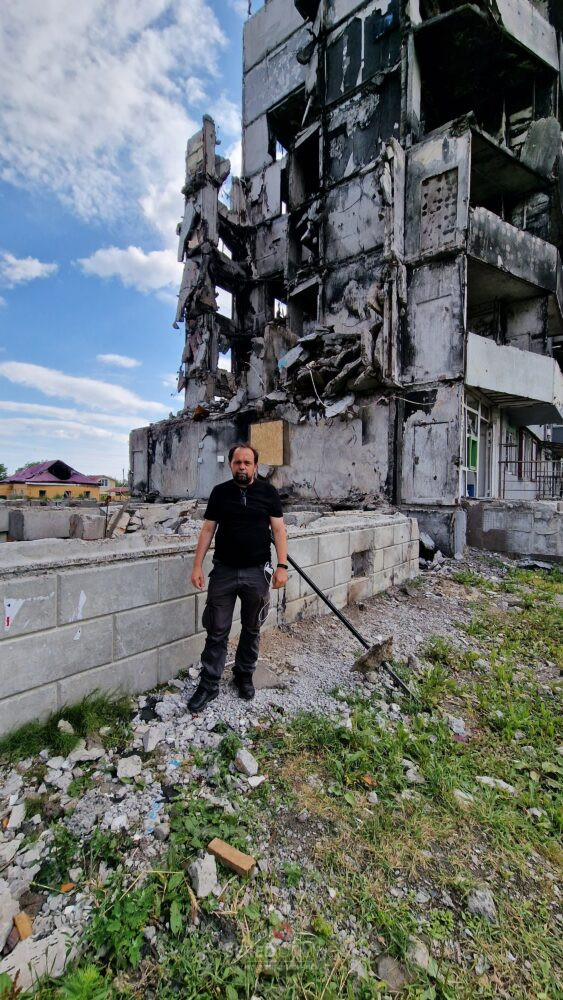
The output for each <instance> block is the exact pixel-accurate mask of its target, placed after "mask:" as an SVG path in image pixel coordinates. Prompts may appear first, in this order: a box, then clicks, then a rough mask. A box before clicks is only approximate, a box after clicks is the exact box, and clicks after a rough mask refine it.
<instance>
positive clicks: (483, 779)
mask: <svg viewBox="0 0 563 1000" xmlns="http://www.w3.org/2000/svg"><path fill="white" fill-rule="evenodd" d="M475 781H478V782H479V784H480V785H485V786H486V787H487V788H496V789H498V790H499V791H501V792H506V793H507V794H508V795H516V789H515V787H514V785H509V784H508V782H506V781H503V780H502V778H491V777H489V775H487V774H478V775H477V777H476V778H475Z"/></svg>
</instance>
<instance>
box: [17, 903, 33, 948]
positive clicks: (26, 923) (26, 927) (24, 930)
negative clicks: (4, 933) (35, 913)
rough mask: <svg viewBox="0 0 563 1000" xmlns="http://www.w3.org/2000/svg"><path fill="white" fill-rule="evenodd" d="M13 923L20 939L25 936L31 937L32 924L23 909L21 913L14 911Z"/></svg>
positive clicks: (23, 938)
mask: <svg viewBox="0 0 563 1000" xmlns="http://www.w3.org/2000/svg"><path fill="white" fill-rule="evenodd" d="M14 924H15V925H16V927H17V929H18V934H19V936H20V938H21V940H22V941H25V940H26V938H28V937H31V935H32V933H33V924H32V922H31V919H30V917H29V916H28V914H27V913H25V912H24V911H23V910H22V912H21V913H16V915H15V917H14Z"/></svg>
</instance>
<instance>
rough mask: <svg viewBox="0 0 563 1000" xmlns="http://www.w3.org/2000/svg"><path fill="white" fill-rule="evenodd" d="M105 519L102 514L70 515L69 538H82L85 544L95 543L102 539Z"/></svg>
mask: <svg viewBox="0 0 563 1000" xmlns="http://www.w3.org/2000/svg"><path fill="white" fill-rule="evenodd" d="M105 531H106V519H105V515H104V514H71V516H70V537H71V538H82V540H83V541H85V542H97V541H99V540H100V539H101V538H104V536H105Z"/></svg>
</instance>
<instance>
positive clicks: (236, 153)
mask: <svg viewBox="0 0 563 1000" xmlns="http://www.w3.org/2000/svg"><path fill="white" fill-rule="evenodd" d="M227 156H228V157H229V160H230V161H231V177H240V175H241V172H242V141H241V140H240V139H239V140H238V141H237V142H234V143H233V144H232V146H229V148H228V150H227Z"/></svg>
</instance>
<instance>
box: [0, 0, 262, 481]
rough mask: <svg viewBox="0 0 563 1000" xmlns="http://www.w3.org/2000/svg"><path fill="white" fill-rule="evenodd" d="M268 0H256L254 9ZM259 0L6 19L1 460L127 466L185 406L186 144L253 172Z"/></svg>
mask: <svg viewBox="0 0 563 1000" xmlns="http://www.w3.org/2000/svg"><path fill="white" fill-rule="evenodd" d="M260 5H261V3H260V2H259V0H254V2H253V10H254V9H257V8H258V7H259V6H260ZM246 8H247V0H88V2H87V3H84V4H82V3H76V0H20V2H19V3H18V4H12V5H8V6H6V7H5V9H4V10H3V13H2V19H1V22H0V462H2V463H4V464H5V465H6V466H7V468H8V470H9V472H13V471H14V469H15V468H16V467H17V466H20V465H23V464H24V463H27V462H32V461H40V460H42V459H48V458H53V459H55V458H60V459H63V460H64V461H66V462H68V463H69V464H70V465H72V466H74V467H75V468H77V469H78V470H79V471H81V472H84V473H87V474H98V473H99V474H102V473H105V474H109V475H114V476H121V474H122V470H123V469H125V473H126V474H127V468H128V446H127V441H128V434H129V431H130V430H131V429H132V428H133V427H140V426H143V425H144V424H146V423H148V422H149V421H150V420H159V419H162V418H163V417H166V416H167V415H168V413H170V412H176V411H177V410H178V409H180V407H181V405H182V397H181V396H178V395H177V394H176V392H175V384H176V378H175V372H176V370H177V368H178V364H179V360H180V355H181V351H182V346H183V344H182V331H180V330H173V328H172V322H173V319H174V312H175V301H176V293H177V290H178V286H179V281H180V276H181V265H179V264H178V263H177V261H176V251H177V239H176V235H175V227H176V223H177V222H178V221H179V219H180V218H181V215H182V210H183V198H182V196H181V194H180V189H181V187H182V184H183V180H184V155H185V147H186V141H187V139H188V137H189V135H191V134H192V133H193V132H194V131H196V130H197V129H198V128H199V127H200V125H201V116H202V114H204V113H205V112H207V113H209V114H212V115H213V117H214V118H215V121H216V124H217V129H218V135H219V137H220V138H221V147H220V150H219V151H220V153H221V155H223V156H224V155H227V156H229V157H230V159H231V163H232V172H233V173H234V174H236V173H238V172H239V170H240V104H241V51H242V27H243V22H244V18H245V16H246Z"/></svg>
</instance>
